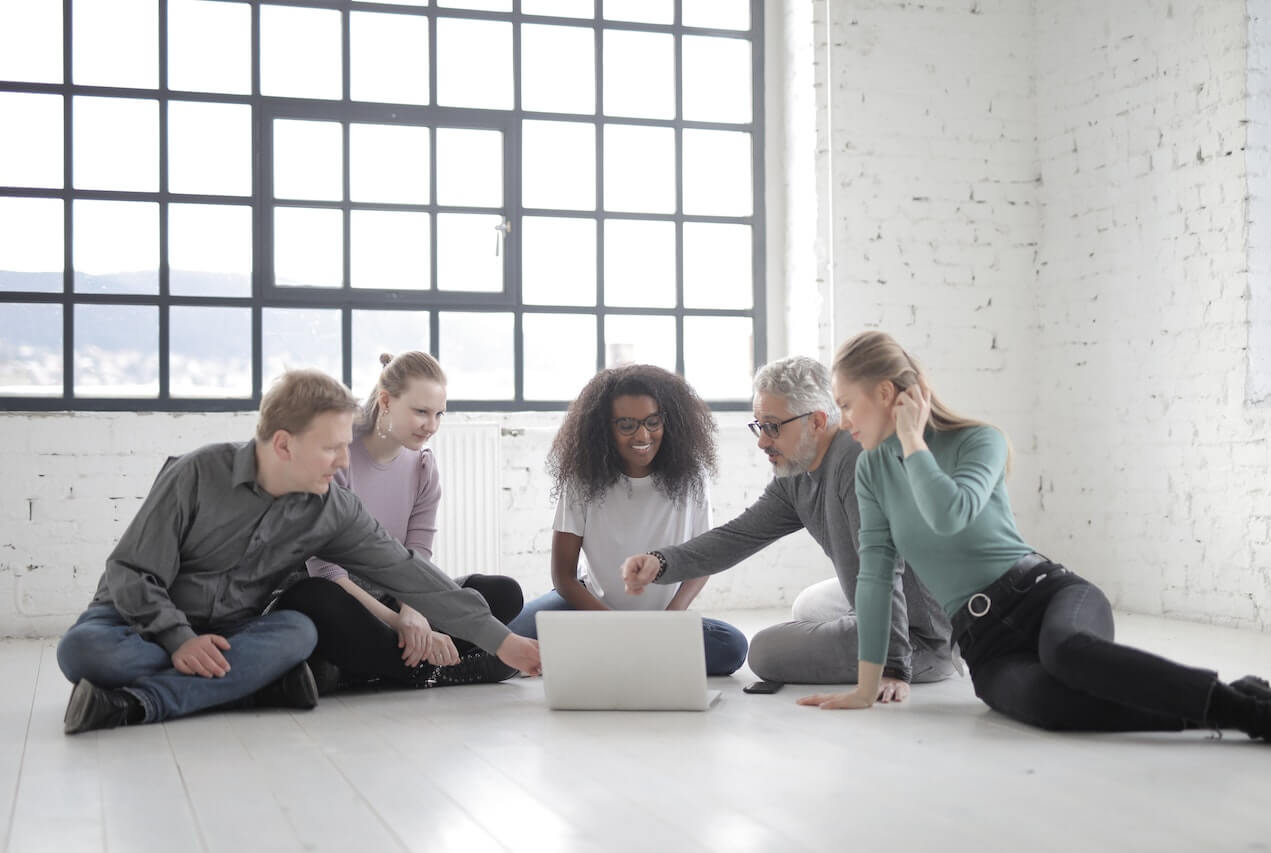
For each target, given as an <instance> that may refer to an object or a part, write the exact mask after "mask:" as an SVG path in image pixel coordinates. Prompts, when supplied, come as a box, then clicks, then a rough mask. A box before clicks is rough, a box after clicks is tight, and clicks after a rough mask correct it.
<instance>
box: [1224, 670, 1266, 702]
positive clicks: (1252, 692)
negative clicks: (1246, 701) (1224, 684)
mask: <svg viewBox="0 0 1271 853" xmlns="http://www.w3.org/2000/svg"><path fill="white" fill-rule="evenodd" d="M1231 689H1232V690H1235V691H1236V692H1237V693H1243V694H1244V695H1246V696H1250V697H1252V698H1254V699H1263V700H1267V701H1271V684H1267V680H1266V679H1265V678H1258V676H1256V675H1246V676H1245V677H1244V678H1239V679H1236V680H1235V681H1233V682H1231Z"/></svg>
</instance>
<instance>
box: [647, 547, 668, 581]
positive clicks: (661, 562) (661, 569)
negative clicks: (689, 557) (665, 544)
mask: <svg viewBox="0 0 1271 853" xmlns="http://www.w3.org/2000/svg"><path fill="white" fill-rule="evenodd" d="M649 556H650V557H657V558H658V573H657V574H656V575H654V576H653V582H654V583H657V582H658V581H660V580H661V579H662V576H663V575H664V574H666V557H664V556H662V552H661V551H650V552H649Z"/></svg>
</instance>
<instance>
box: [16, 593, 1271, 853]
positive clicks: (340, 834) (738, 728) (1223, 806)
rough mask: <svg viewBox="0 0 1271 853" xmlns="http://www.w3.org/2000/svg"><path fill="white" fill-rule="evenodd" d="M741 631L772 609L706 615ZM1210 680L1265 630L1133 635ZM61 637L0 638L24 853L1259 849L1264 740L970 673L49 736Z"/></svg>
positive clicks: (1267, 660) (413, 699)
mask: <svg viewBox="0 0 1271 853" xmlns="http://www.w3.org/2000/svg"><path fill="white" fill-rule="evenodd" d="M712 615H717V616H720V617H721V618H726V619H729V620H730V621H732V622H733V623H734V624H736V625H738V626H739V627H741V628H742V629H743V630H745V631H746V632H747V633H748V634H753V633H754V631H756V630H758V629H759V628H762V627H763V626H765V625H768V624H771V623H773V622H775V621H779V620H780V619H783V618H785V614H784V613H783V612H779V611H741V612H736V613H726V614H712ZM1119 626H1120V631H1121V639H1122V640H1124V641H1126V642H1130V643H1133V644H1136V645H1139V646H1142V647H1144V648H1147V649H1150V650H1152V651H1156V652H1159V653H1162V654H1166V655H1168V656H1170V657H1173V658H1175V659H1177V660H1180V661H1182V662H1185V663H1190V664H1194V665H1201V666H1208V667H1211V668H1214V667H1216V668H1217V669H1218V670H1219V672H1220V674H1221V675H1222V676H1223V677H1224V678H1228V679H1231V678H1235V677H1238V676H1240V675H1243V674H1245V673H1246V672H1255V673H1261V674H1263V675H1271V635H1264V634H1256V633H1251V632H1241V631H1235V630H1230V629H1222V628H1213V627H1209V626H1202V625H1195V624H1191V623H1182V622H1171V621H1165V620H1160V619H1150V618H1145V617H1129V616H1123V617H1120V618H1119ZM54 646H55V642H54V641H51V640H46V641H40V640H7V641H3V642H0V679H2V680H3V685H4V686H3V690H0V840H2V841H3V844H4V849H5V850H7V851H13V853H31V851H57V853H74V851H98V850H109V851H151V850H153V851H164V852H165V853H168V851H216V853H220V851H225V853H251V851H326V850H331V851H355V853H376V851H429V853H433V851H455V852H456V853H484V851H504V850H511V851H606V853H608V851H659V853H672V851H675V853H678V851H721V853H722V851H728V853H733V851H799V850H810V851H821V850H845V849H846V850H864V849H870V850H877V849H892V850H905V851H908V850H941V849H943V850H976V851H997V850H1003V851H1006V850H1011V851H1015V850H1024V851H1028V853H1038V851H1051V850H1055V851H1082V850H1118V851H1137V850H1144V851H1148V850H1151V851H1161V850H1180V851H1181V850H1205V851H1219V850H1222V851H1225V850H1231V851H1255V850H1271V745H1261V744H1255V743H1252V742H1250V741H1249V740H1248V739H1247V738H1245V737H1244V736H1243V735H1240V734H1239V733H1228V735H1227V736H1226V737H1225V738H1224V739H1222V740H1216V739H1214V738H1213V736H1212V735H1210V734H1208V733H1205V732H1189V733H1185V734H1128V735H1057V734H1049V733H1046V732H1041V731H1037V730H1033V729H1030V728H1027V727H1024V726H1020V725H1017V724H1015V723H1013V722H1011V721H1009V720H1007V719H1005V718H1003V717H1001V716H999V715H997V714H995V713H993V712H991V711H989V710H988V709H987V708H986V707H985V706H984V705H983V704H981V703H980V702H979V701H978V700H977V699H976V698H975V696H974V694H973V692H972V689H971V684H970V682H969V680H966V679H955V680H953V681H949V682H945V683H943V684H938V685H919V686H917V687H915V688H914V693H913V697H912V699H911V700H910V702H908V703H906V704H904V705H900V706H877V707H876V708H875V709H873V710H870V711H867V712H823V711H817V710H814V709H809V708H802V707H798V706H796V705H794V700H795V699H796V698H798V697H799V696H802V695H805V694H807V693H810V692H813V688H811V687H796V686H788V687H786V688H785V689H784V690H783V691H782V692H781V693H779V694H777V695H775V696H750V695H746V694H743V693H742V692H741V686H742V685H743V684H744V683H746V682H747V681H748V680H750V679H751V676H750V673H749V672H746V671H744V670H743V671H742V672H740V673H738V674H736V675H734V676H733V677H731V678H719V679H712V681H713V682H714V683H713V685H712V686H714V687H718V688H721V689H722V690H723V691H724V696H723V698H722V699H721V701H720V702H719V704H717V705H716V706H715V707H714V708H713V709H712V710H710V711H708V712H705V713H607V712H606V713H586V712H552V711H549V710H547V709H546V707H545V705H544V702H543V690H542V684H541V681H540V680H539V679H514V680H513V681H511V682H508V683H505V684H500V685H483V686H477V687H462V688H446V689H440V690H429V691H422V692H417V693H410V692H382V693H366V694H357V695H348V696H335V697H329V698H327V699H325V700H323V702H322V705H321V706H320V707H319V708H318V709H317V710H315V711H312V712H296V713H291V712H286V711H267V712H265V711H261V712H234V713H220V714H208V715H204V716H199V717H194V718H190V719H185V720H176V721H171V722H168V723H165V724H162V725H155V726H141V727H136V728H125V729H117V730H114V731H108V732H92V733H88V734H84V735H79V736H76V737H65V736H64V735H63V734H62V730H61V726H62V713H63V710H64V708H65V703H66V699H67V697H68V695H69V692H70V685H69V684H67V683H66V682H65V680H64V679H63V678H62V676H61V674H60V672H59V671H58V669H57V663H56V660H55V659H54V656H53V649H54Z"/></svg>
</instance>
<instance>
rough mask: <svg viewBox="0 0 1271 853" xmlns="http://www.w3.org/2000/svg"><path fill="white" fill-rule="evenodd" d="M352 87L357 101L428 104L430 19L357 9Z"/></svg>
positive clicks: (351, 56) (351, 43) (351, 45)
mask: <svg viewBox="0 0 1271 853" xmlns="http://www.w3.org/2000/svg"><path fill="white" fill-rule="evenodd" d="M349 39H350V41H349V65H350V68H349V74H350V79H349V89H350V93H351V95H352V97H353V100H355V101H381V102H384V103H390V104H426V103H428V19H427V18H425V17H423V16H421V15H384V14H379V13H376V12H354V13H352V15H351V16H350V21H349Z"/></svg>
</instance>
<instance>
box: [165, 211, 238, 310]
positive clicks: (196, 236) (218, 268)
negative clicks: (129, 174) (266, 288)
mask: <svg viewBox="0 0 1271 853" xmlns="http://www.w3.org/2000/svg"><path fill="white" fill-rule="evenodd" d="M168 289H169V291H170V292H171V293H172V294H173V295H175V296H251V295H252V209H251V208H250V207H248V206H246V205H241V206H240V205H230V204H171V205H168Z"/></svg>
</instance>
